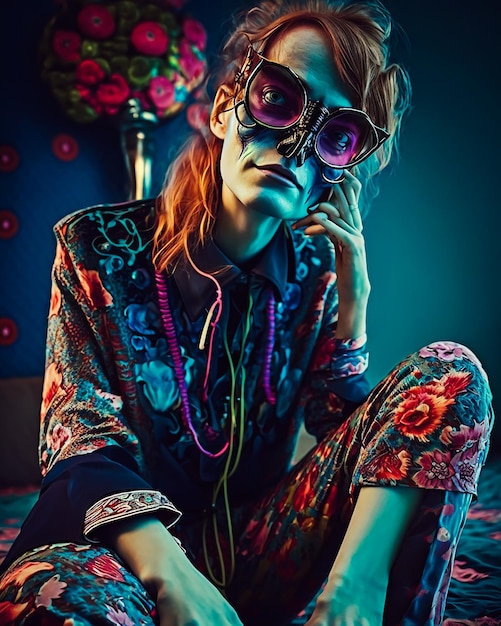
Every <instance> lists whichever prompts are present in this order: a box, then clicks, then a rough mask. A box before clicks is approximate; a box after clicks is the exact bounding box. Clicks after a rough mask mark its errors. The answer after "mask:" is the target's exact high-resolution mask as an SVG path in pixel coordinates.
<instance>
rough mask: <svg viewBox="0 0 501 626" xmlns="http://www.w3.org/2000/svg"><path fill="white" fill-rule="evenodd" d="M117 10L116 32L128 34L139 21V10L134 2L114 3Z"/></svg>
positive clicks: (127, 0) (123, 0)
mask: <svg viewBox="0 0 501 626" xmlns="http://www.w3.org/2000/svg"><path fill="white" fill-rule="evenodd" d="M116 8H117V32H119V33H128V32H130V31H131V30H132V27H133V26H134V24H135V23H136V22H138V21H139V17H140V16H139V10H138V8H137V6H136V5H135V4H134V2H130V1H129V0H122V1H121V2H117V3H116Z"/></svg>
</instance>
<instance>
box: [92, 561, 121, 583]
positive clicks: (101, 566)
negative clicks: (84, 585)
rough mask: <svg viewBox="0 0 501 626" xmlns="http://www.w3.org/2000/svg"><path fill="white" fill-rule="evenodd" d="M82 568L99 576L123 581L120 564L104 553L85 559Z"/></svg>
mask: <svg viewBox="0 0 501 626" xmlns="http://www.w3.org/2000/svg"><path fill="white" fill-rule="evenodd" d="M84 569H86V570H87V571H88V572H91V573H92V574H95V575H96V576H101V578H109V579H110V580H118V581H119V582H125V578H124V576H123V574H122V569H123V568H122V567H121V565H120V564H119V563H118V562H117V561H115V559H112V558H111V557H109V556H106V555H104V554H103V555H99V556H96V557H94V558H93V559H90V560H89V561H87V562H86V563H85V565H84Z"/></svg>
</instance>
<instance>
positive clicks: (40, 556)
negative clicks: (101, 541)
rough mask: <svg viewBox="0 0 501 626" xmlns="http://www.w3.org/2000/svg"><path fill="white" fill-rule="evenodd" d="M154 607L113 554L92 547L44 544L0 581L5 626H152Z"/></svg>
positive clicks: (1, 620)
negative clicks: (114, 625) (40, 625)
mask: <svg viewBox="0 0 501 626" xmlns="http://www.w3.org/2000/svg"><path fill="white" fill-rule="evenodd" d="M154 615H155V604H154V602H153V601H152V600H151V598H150V597H149V596H148V595H147V593H146V591H145V590H144V588H143V587H142V585H141V584H140V582H139V580H138V579H137V578H135V577H134V576H133V575H132V574H131V573H130V572H129V571H128V570H127V568H126V567H124V565H123V564H122V563H121V562H120V560H119V559H118V558H117V556H116V555H115V554H113V553H112V552H110V551H108V550H106V549H105V548H103V547H100V546H96V545H77V544H72V543H62V544H54V545H50V546H43V547H41V548H37V549H35V550H32V551H30V552H27V553H26V554H24V555H23V556H22V557H21V558H19V559H18V560H17V561H15V562H14V563H13V564H12V565H11V566H10V567H9V568H8V569H7V571H6V572H5V574H4V575H3V577H2V579H1V580H0V624H2V625H3V626H21V625H26V626H30V625H31V626H35V625H37V624H47V625H49V624H50V626H100V625H102V626H110V625H111V624H116V626H119V625H120V626H139V625H143V626H154V624H155V622H154Z"/></svg>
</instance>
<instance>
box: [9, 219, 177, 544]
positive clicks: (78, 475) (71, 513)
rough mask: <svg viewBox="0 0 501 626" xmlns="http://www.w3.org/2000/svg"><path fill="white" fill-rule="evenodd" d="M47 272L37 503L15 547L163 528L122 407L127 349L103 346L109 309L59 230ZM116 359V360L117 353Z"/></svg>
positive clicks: (168, 517) (166, 511)
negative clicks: (143, 518) (139, 526)
mask: <svg viewBox="0 0 501 626" xmlns="http://www.w3.org/2000/svg"><path fill="white" fill-rule="evenodd" d="M56 234H57V235H58V238H59V241H58V245H57V251H56V258H55V262H54V266H53V273H52V290H51V303H50V311H49V320H48V334H47V353H46V371H45V378H44V388H43V397H42V407H41V429H40V446H39V454H40V463H41V470H42V476H43V481H42V486H41V494H40V498H39V501H38V502H37V504H36V505H35V508H34V509H33V511H32V513H31V515H30V516H29V518H28V519H27V521H26V523H25V526H24V528H23V532H22V533H21V537H20V545H18V546H17V548H16V552H17V553H19V550H20V549H23V550H26V549H29V548H32V547H36V546H39V545H42V544H46V543H52V542H61V541H77V542H82V541H89V540H92V539H93V538H94V537H95V534H96V531H97V530H98V529H99V527H100V526H102V525H103V524H110V523H113V522H115V521H117V520H120V519H124V518H127V517H132V516H134V515H141V514H145V513H149V514H155V515H157V516H158V517H159V518H160V519H161V520H162V521H163V522H164V523H165V525H166V526H167V527H169V526H170V525H172V524H173V523H175V522H176V521H177V519H178V518H179V516H180V512H179V511H178V510H177V509H176V507H175V506H174V505H173V504H172V503H171V502H170V501H169V500H168V498H167V497H166V496H164V495H163V494H162V493H160V492H158V491H156V490H155V489H153V488H152V487H151V486H150V484H149V483H148V480H147V478H146V475H147V474H146V472H145V471H144V458H143V456H144V453H143V450H142V449H141V443H140V440H139V438H138V436H137V434H136V432H135V431H134V429H133V428H132V426H131V424H130V419H129V418H130V415H128V414H127V413H126V409H125V408H124V407H125V406H129V405H130V402H129V403H124V402H123V396H124V393H125V391H124V380H125V381H127V374H126V372H125V373H124V371H120V370H121V368H122V369H124V368H127V367H130V363H128V362H127V361H128V359H127V355H126V354H125V348H124V349H123V351H121V350H120V347H117V346H116V345H115V346H112V345H110V344H111V343H112V341H111V340H110V337H109V334H108V332H107V321H106V320H107V316H106V309H107V308H108V307H111V306H113V298H112V296H111V294H110V293H109V292H108V291H107V290H106V289H105V288H104V286H103V284H102V282H101V280H100V277H99V274H98V272H97V271H96V270H89V269H86V267H85V266H84V265H83V264H82V263H79V262H78V261H76V260H75V256H74V255H72V254H71V253H70V251H69V246H68V245H67V244H66V243H65V240H64V237H63V236H62V234H61V232H58V231H57V230H56ZM122 352H123V354H122Z"/></svg>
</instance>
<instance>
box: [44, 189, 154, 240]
mask: <svg viewBox="0 0 501 626" xmlns="http://www.w3.org/2000/svg"><path fill="white" fill-rule="evenodd" d="M154 223H155V199H146V200H134V201H129V202H121V203H117V204H98V205H95V206H91V207H87V208H84V209H79V210H78V211H74V212H73V213H69V214H68V215H66V216H64V217H63V218H61V219H60V220H59V221H58V222H57V223H56V224H55V226H54V232H55V233H56V235H57V236H58V237H59V238H60V239H63V240H66V241H71V240H72V239H75V238H80V237H84V236H86V235H92V234H96V235H97V234H101V235H106V233H111V232H112V231H114V232H115V236H118V235H119V234H120V231H122V233H121V234H122V235H127V236H128V237H127V238H129V237H130V236H133V235H134V234H135V233H137V234H139V233H142V234H146V233H150V235H151V237H152V236H153V228H154Z"/></svg>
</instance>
